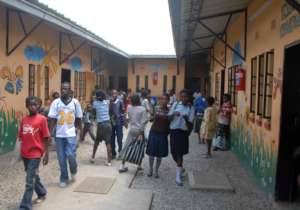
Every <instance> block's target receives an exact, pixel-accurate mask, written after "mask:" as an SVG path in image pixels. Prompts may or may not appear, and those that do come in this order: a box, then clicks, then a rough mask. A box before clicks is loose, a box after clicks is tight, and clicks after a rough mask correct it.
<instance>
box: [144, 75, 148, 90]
mask: <svg viewBox="0 0 300 210" xmlns="http://www.w3.org/2000/svg"><path fill="white" fill-rule="evenodd" d="M145 89H146V90H148V75H146V76H145Z"/></svg>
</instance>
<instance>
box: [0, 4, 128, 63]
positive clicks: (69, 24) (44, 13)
mask: <svg viewBox="0 0 300 210" xmlns="http://www.w3.org/2000/svg"><path fill="white" fill-rule="evenodd" d="M0 2H1V3H4V4H5V5H7V6H9V7H12V8H15V9H18V10H20V11H23V12H26V13H28V14H31V15H33V16H35V17H38V18H40V19H42V20H45V21H47V22H50V23H52V24H54V25H56V26H59V27H61V28H63V29H65V30H67V31H69V32H72V33H74V34H76V35H78V36H80V37H82V38H84V39H86V40H88V41H89V42H91V43H93V44H95V45H97V46H99V47H101V48H104V49H107V50H109V51H112V52H115V53H117V54H119V55H121V56H124V57H126V58H128V57H129V55H128V54H127V53H125V52H123V51H122V50H120V49H118V48H116V47H114V46H113V45H111V44H110V43H108V42H107V41H105V40H104V39H102V38H100V37H99V36H97V35H95V34H94V33H92V32H90V31H88V30H87V29H85V28H83V27H81V26H79V25H78V24H76V23H75V22H73V21H71V20H69V19H67V18H65V17H63V16H62V15H60V14H58V13H56V12H53V10H51V9H50V8H46V6H45V5H43V4H41V3H39V2H38V1H27V0H0Z"/></svg>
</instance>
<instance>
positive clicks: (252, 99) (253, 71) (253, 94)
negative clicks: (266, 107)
mask: <svg viewBox="0 0 300 210" xmlns="http://www.w3.org/2000/svg"><path fill="white" fill-rule="evenodd" d="M256 78H257V58H256V57H255V58H252V60H251V90H250V91H251V93H250V94H251V95H250V112H252V113H255V110H256V109H255V108H256V86H257V85H256V82H257V81H256Z"/></svg>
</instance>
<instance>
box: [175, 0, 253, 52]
mask: <svg viewBox="0 0 300 210" xmlns="http://www.w3.org/2000/svg"><path fill="white" fill-rule="evenodd" d="M249 2H250V0H185V1H181V0H169V9H170V15H171V22H172V29H173V37H174V44H175V49H176V55H177V56H179V57H181V56H183V55H185V54H188V53H193V52H196V51H197V50H199V49H201V48H202V49H209V48H211V47H212V45H213V41H214V37H213V36H211V33H210V32H209V31H208V30H207V29H206V28H204V27H203V26H201V25H200V24H198V22H197V21H196V20H197V19H200V18H203V17H207V18H205V19H202V21H203V23H205V25H207V26H209V28H210V29H211V30H213V31H214V32H215V33H217V34H223V33H224V27H225V26H226V23H227V20H228V18H229V15H224V16H219V17H210V16H214V15H215V14H221V13H225V12H229V11H236V10H241V9H245V8H246V7H247V5H248V4H249ZM232 17H233V18H234V16H232ZM199 37H206V38H202V39H197V38H199ZM195 39H196V41H195Z"/></svg>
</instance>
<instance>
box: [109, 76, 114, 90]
mask: <svg viewBox="0 0 300 210" xmlns="http://www.w3.org/2000/svg"><path fill="white" fill-rule="evenodd" d="M108 87H109V89H113V88H114V77H113V76H109V77H108Z"/></svg>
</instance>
